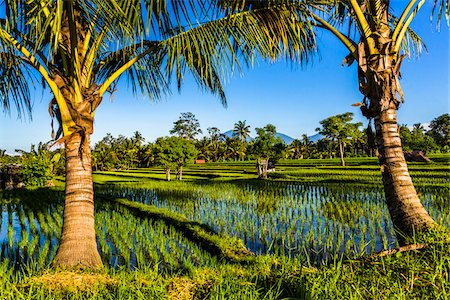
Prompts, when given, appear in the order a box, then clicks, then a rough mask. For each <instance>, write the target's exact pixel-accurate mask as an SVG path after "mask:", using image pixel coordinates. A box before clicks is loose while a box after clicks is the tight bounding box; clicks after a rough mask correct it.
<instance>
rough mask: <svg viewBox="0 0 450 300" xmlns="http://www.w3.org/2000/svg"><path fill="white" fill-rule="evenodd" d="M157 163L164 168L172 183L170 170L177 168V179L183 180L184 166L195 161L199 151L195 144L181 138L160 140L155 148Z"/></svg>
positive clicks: (168, 179) (154, 153)
mask: <svg viewBox="0 0 450 300" xmlns="http://www.w3.org/2000/svg"><path fill="white" fill-rule="evenodd" d="M153 155H154V156H155V163H156V164H157V165H160V166H162V167H163V168H164V171H165V173H166V179H167V181H170V169H171V168H176V170H177V179H178V180H181V179H182V174H183V166H184V165H185V164H186V163H188V162H191V163H192V161H193V160H194V158H195V157H196V156H197V150H196V149H195V146H194V144H193V143H192V142H191V141H189V140H186V139H184V138H181V137H168V138H158V139H157V140H156V142H155V145H154V147H153Z"/></svg>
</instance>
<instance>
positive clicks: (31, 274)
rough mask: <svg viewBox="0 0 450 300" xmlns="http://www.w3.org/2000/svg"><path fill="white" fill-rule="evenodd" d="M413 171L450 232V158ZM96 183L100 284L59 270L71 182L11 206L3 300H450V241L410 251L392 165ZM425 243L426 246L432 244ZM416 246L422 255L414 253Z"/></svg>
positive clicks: (233, 170)
mask: <svg viewBox="0 0 450 300" xmlns="http://www.w3.org/2000/svg"><path fill="white" fill-rule="evenodd" d="M431 158H432V160H433V163H427V164H424V163H413V164H410V166H409V167H410V171H411V175H412V177H413V182H414V184H415V186H416V188H417V190H418V192H419V195H420V198H421V200H422V202H423V204H424V206H425V207H426V208H427V210H428V211H429V213H430V215H431V216H432V217H433V218H434V219H435V220H436V221H437V222H438V223H439V224H441V225H442V227H443V228H447V230H448V229H450V205H449V201H450V200H449V193H450V176H449V174H450V156H444V155H441V156H435V157H433V156H432V157H431ZM183 173H184V180H183V181H171V182H167V181H165V180H164V178H165V174H164V172H163V170H162V169H158V168H150V169H136V170H127V171H114V172H96V173H95V174H94V181H95V190H96V208H95V209H96V231H97V244H98V249H99V251H100V253H101V256H102V259H103V262H104V265H105V267H104V269H103V270H101V271H100V272H89V273H87V272H85V271H81V270H79V271H70V272H69V271H58V270H52V269H50V268H49V264H50V263H51V261H52V258H53V256H54V255H55V251H56V248H57V243H58V238H59V235H60V230H61V226H62V212H63V196H64V195H63V182H62V181H59V182H57V184H56V186H55V187H54V188H41V189H27V190H21V191H13V192H3V193H2V194H1V197H2V198H1V203H2V213H1V219H0V225H1V227H0V245H1V252H0V255H1V256H0V257H1V265H0V273H1V274H3V276H2V277H1V279H0V284H1V288H0V298H1V299H54V298H57V299H59V298H61V299H80V298H86V299H91V298H93V299H166V298H170V299H283V298H291V299H292V298H294V299H415V298H420V299H448V298H449V296H450V283H449V282H450V281H449V275H450V274H449V273H450V272H449V267H448V266H449V265H450V252H449V247H448V242H449V241H448V234H443V233H432V234H430V235H428V236H417V239H418V241H426V242H427V243H428V244H429V246H428V247H427V248H426V249H425V250H422V251H410V252H403V253H397V254H396V255H390V256H386V257H376V258H374V257H371V256H372V255H373V254H374V253H377V252H380V251H382V250H387V249H392V248H395V247H396V246H398V244H397V240H396V238H395V231H394V229H393V228H392V224H391V222H390V219H389V215H388V211H387V207H386V205H385V203H384V194H383V190H382V185H381V175H380V171H379V166H378V162H377V160H376V159H372V158H352V159H349V160H348V166H346V167H340V166H339V161H338V160H286V161H280V162H278V164H277V167H276V172H274V173H270V176H269V179H268V180H266V181H261V180H258V179H256V177H257V176H256V172H255V162H252V161H250V162H238V161H236V162H224V163H208V164H202V165H192V166H188V168H186V170H185V171H184V172H183ZM418 241H417V242H418ZM412 242H413V241H412Z"/></svg>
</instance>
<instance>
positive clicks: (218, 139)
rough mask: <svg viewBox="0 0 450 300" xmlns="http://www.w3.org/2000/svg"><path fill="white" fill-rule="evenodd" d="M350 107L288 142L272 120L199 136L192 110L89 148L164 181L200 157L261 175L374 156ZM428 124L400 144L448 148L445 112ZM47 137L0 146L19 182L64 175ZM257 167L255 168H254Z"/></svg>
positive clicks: (104, 162) (367, 131)
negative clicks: (149, 132)
mask: <svg viewBox="0 0 450 300" xmlns="http://www.w3.org/2000/svg"><path fill="white" fill-rule="evenodd" d="M352 120H353V114H352V113H350V112H347V113H344V114H339V115H335V116H331V117H328V118H326V119H324V120H322V121H320V122H319V123H320V125H321V126H320V127H318V128H317V129H316V131H317V132H318V133H320V134H321V136H322V138H321V139H319V140H317V141H316V142H314V141H312V140H311V139H310V138H309V137H308V136H307V135H306V134H302V135H301V138H299V139H294V140H293V141H292V142H291V143H290V144H287V143H286V142H285V141H283V139H282V138H281V137H280V136H278V135H277V129H276V127H275V126H274V125H273V124H267V125H266V126H265V127H263V128H255V131H256V137H255V138H251V136H250V133H251V126H250V125H248V124H247V121H246V120H244V121H238V122H236V123H235V124H234V127H233V130H232V134H231V136H227V135H225V134H224V133H222V132H221V131H220V129H219V128H217V127H209V128H208V129H207V134H206V135H205V136H203V137H201V138H199V137H198V135H199V134H202V133H203V132H202V130H201V129H200V122H199V121H198V119H197V118H196V117H195V115H194V114H193V113H191V112H187V113H181V115H180V117H179V119H178V120H176V121H175V122H173V128H172V129H171V130H170V134H172V136H170V137H159V138H157V139H156V141H155V142H153V143H151V142H146V140H145V138H144V137H143V135H142V134H141V133H140V132H139V131H136V132H134V134H133V135H132V136H131V137H125V136H123V135H119V136H118V137H114V136H113V135H112V134H110V133H108V134H107V135H106V136H105V137H103V138H102V139H101V140H100V141H99V142H97V143H96V144H95V145H94V147H93V149H92V168H93V170H94V171H111V170H127V169H134V168H148V167H162V168H163V169H164V171H165V174H166V178H167V180H170V179H171V176H170V175H171V172H175V173H176V179H179V180H181V179H182V170H183V166H185V165H186V164H189V163H194V161H195V160H197V161H201V162H203V161H204V162H219V161H244V160H255V161H256V162H257V163H258V166H257V172H258V175H260V177H261V178H264V177H267V170H265V169H264V168H265V167H266V163H267V162H268V161H269V160H272V161H274V162H276V161H278V160H279V159H323V158H335V157H339V158H340V159H341V164H342V165H345V157H357V156H375V155H376V152H377V147H376V142H375V139H374V132H373V129H372V126H371V124H370V123H369V125H368V126H367V127H366V128H362V127H363V126H362V123H360V122H357V123H353V122H352ZM428 127H429V128H428V129H425V127H424V125H422V124H414V125H413V126H412V127H411V128H410V127H408V126H407V125H405V124H402V125H400V126H399V130H400V136H401V140H402V143H403V149H404V150H406V151H410V150H418V151H423V152H424V153H448V152H449V150H450V148H449V147H450V115H449V114H448V113H446V114H443V115H441V116H439V117H436V118H435V119H433V120H432V121H431V122H430V124H429V126H428ZM50 145H51V143H50V142H48V143H39V145H37V146H35V145H31V149H30V151H27V150H22V149H17V150H16V152H18V153H19V155H18V156H16V157H10V156H8V155H7V154H6V151H5V150H2V151H0V162H10V163H12V162H15V163H20V164H23V165H24V171H23V173H24V176H23V177H24V181H25V182H26V183H27V184H32V185H41V186H42V185H46V184H47V183H48V181H49V180H51V179H52V178H53V177H54V176H55V175H61V174H64V155H63V152H64V149H58V150H54V151H51V150H49V146H50ZM259 167H261V168H262V169H261V170H259V169H258V168H259Z"/></svg>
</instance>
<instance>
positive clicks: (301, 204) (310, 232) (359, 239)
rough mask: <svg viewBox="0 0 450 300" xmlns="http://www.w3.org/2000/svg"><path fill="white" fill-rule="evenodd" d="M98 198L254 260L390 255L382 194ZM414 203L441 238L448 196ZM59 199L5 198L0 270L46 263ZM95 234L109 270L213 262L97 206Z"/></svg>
mask: <svg viewBox="0 0 450 300" xmlns="http://www.w3.org/2000/svg"><path fill="white" fill-rule="evenodd" d="M97 194H98V195H107V196H108V197H111V196H112V197H126V198H128V199H130V200H133V201H137V202H141V203H144V204H148V205H154V206H156V207H158V208H165V209H168V210H170V211H174V212H178V213H181V214H183V215H185V216H186V217H187V218H188V219H190V220H194V221H198V222H201V223H203V224H206V225H208V226H209V227H211V228H212V229H213V230H214V231H215V232H217V233H220V234H226V235H230V236H235V237H237V238H239V239H241V240H243V242H244V243H245V245H246V246H247V248H248V249H249V250H251V251H253V252H255V253H257V254H273V255H277V256H289V257H297V258H298V257H300V258H301V259H303V260H304V261H309V262H310V263H312V264H320V263H322V262H324V261H327V260H329V259H332V258H333V257H335V256H336V255H338V256H344V257H355V256H358V255H361V254H370V253H374V252H378V251H381V250H384V249H388V248H392V247H395V246H396V245H397V241H396V238H395V232H394V229H393V226H392V223H391V221H390V219H389V214H388V210H387V206H386V204H385V203H384V194H383V191H382V190H381V189H379V188H375V187H357V186H351V185H346V186H342V185H333V184H325V185H312V184H299V183H292V182H274V181H269V182H257V181H251V182H248V183H245V184H243V183H239V184H234V183H208V184H195V183H184V182H179V183H166V182H156V183H153V184H152V186H147V188H139V187H138V186H135V187H130V186H123V187H120V186H117V185H114V186H102V187H98V188H97ZM420 197H421V200H422V202H423V204H424V206H425V207H426V208H427V210H428V211H429V213H430V215H431V216H432V217H433V218H434V219H435V220H436V221H437V222H438V223H440V224H442V225H444V226H446V227H448V228H450V208H449V194H448V189H432V190H425V189H424V190H422V191H420ZM37 199H39V201H37ZM62 199H63V194H62V193H61V192H56V191H49V190H41V191H36V192H33V191H29V192H24V193H18V194H17V195H11V196H10V199H9V201H6V203H7V204H3V205H2V207H1V219H0V225H1V227H0V247H1V252H0V256H1V258H2V260H3V259H5V258H6V259H8V260H9V261H10V263H11V264H15V265H23V264H27V263H31V264H33V263H34V264H35V265H38V266H43V265H46V264H48V263H50V262H51V260H52V258H53V257H54V255H55V252H56V247H57V243H58V238H59V235H60V230H61V226H62V212H63V204H62V203H63V201H62ZM96 231H97V241H98V249H99V251H100V253H101V256H102V258H103V261H104V263H105V264H109V265H110V266H112V267H115V268H119V267H125V268H130V269H133V268H144V267H146V266H152V267H157V268H159V269H160V270H161V271H165V270H167V271H183V270H184V269H188V268H189V266H208V265H213V264H215V263H216V260H217V258H216V257H214V256H213V255H211V254H210V253H209V252H208V249H204V248H202V246H200V245H197V244H196V243H195V242H193V241H191V240H189V239H188V238H187V237H185V236H184V235H183V234H182V233H181V232H179V231H177V230H176V229H174V228H173V227H172V226H170V225H167V224H166V223H164V222H163V221H161V220H158V219H148V218H141V217H139V216H136V215H134V214H132V213H130V212H129V211H128V209H127V208H125V207H122V206H120V205H118V204H111V203H109V202H107V201H97V203H96Z"/></svg>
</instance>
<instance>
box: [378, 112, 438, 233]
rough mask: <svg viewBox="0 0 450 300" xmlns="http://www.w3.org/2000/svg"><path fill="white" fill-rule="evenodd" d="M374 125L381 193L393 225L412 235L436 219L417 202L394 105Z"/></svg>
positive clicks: (430, 226) (433, 224) (433, 223)
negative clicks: (384, 198) (382, 192)
mask: <svg viewBox="0 0 450 300" xmlns="http://www.w3.org/2000/svg"><path fill="white" fill-rule="evenodd" d="M375 127H376V135H377V140H378V148H379V149H378V150H379V161H380V166H381V172H382V178H383V185H384V193H385V196H386V202H387V205H388V208H389V213H390V215H391V219H392V222H393V224H394V226H395V228H396V229H398V230H399V231H400V232H401V233H402V234H404V235H406V236H409V237H411V236H412V235H413V232H414V231H416V232H418V231H424V230H427V229H430V228H432V227H434V226H435V224H436V223H435V222H434V221H433V219H432V218H431V217H430V216H429V215H428V212H427V211H426V210H425V208H424V207H423V205H422V203H421V202H420V199H419V197H418V196H417V193H416V190H415V188H414V185H413V183H412V180H411V177H410V175H409V172H408V167H407V164H406V161H405V157H404V155H403V150H402V144H401V140H400V134H399V130H398V125H397V113H396V109H395V106H394V105H391V107H390V108H388V109H387V110H384V111H382V112H381V114H380V116H378V117H375ZM401 240H402V238H401V237H400V238H399V241H400V242H401Z"/></svg>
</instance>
